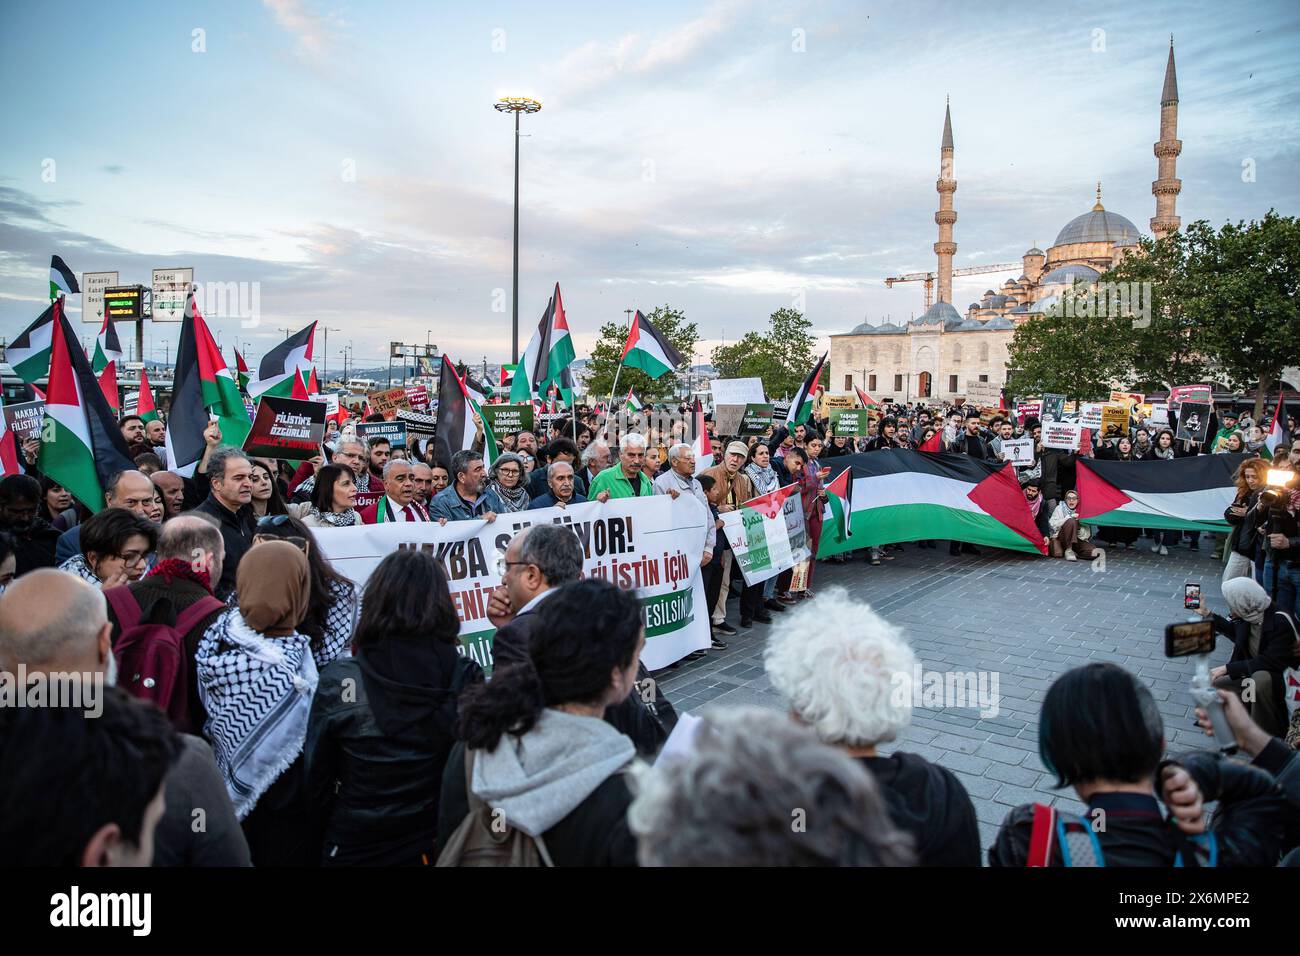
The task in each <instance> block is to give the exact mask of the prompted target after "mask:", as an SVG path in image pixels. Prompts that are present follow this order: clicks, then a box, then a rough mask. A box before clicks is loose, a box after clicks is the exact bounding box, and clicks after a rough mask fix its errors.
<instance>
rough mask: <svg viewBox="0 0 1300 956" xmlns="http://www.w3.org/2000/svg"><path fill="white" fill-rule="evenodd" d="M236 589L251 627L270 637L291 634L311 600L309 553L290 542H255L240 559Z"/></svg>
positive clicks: (246, 620)
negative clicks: (304, 552) (303, 551)
mask: <svg viewBox="0 0 1300 956" xmlns="http://www.w3.org/2000/svg"><path fill="white" fill-rule="evenodd" d="M235 590H236V592H237V593H238V594H239V613H240V614H241V615H242V616H243V618H244V621H245V622H246V623H247V624H248V626H249V627H251V628H252V629H253V630H255V631H257V632H258V633H259V634H263V635H265V636H266V637H288V636H289V635H290V634H293V633H294V631H296V630H297V628H298V625H299V624H301V623H302V619H303V618H304V617H306V615H307V605H308V602H309V601H310V600H311V572H310V570H309V569H308V567H307V555H305V554H303V553H302V552H301V551H299V550H298V549H297V548H296V547H294V546H293V545H291V544H290V543H289V542H287V541H267V542H265V543H263V544H258V545H255V546H254V547H252V548H249V549H248V553H247V554H245V555H244V557H243V558H242V559H241V560H240V562H239V572H238V574H237V576H236V584H235Z"/></svg>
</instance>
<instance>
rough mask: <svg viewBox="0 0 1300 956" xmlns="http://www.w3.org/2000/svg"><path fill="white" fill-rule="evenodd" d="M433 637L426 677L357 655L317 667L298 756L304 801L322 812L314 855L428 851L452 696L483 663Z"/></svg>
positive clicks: (416, 855) (363, 859)
mask: <svg viewBox="0 0 1300 956" xmlns="http://www.w3.org/2000/svg"><path fill="white" fill-rule="evenodd" d="M434 647H435V648H436V649H445V654H443V655H439V656H438V657H437V658H436V664H435V665H434V669H435V670H436V671H437V672H438V673H437V675H436V679H435V680H432V681H430V684H429V686H425V685H423V684H422V685H418V686H417V685H414V684H399V683H397V682H395V681H391V680H387V679H384V678H382V677H380V676H379V675H377V674H375V673H374V671H373V669H368V668H365V667H364V666H363V663H364V662H363V661H362V660H360V659H358V658H355V657H341V658H339V659H338V660H336V661H334V662H333V663H332V664H330V665H329V666H327V667H326V668H325V669H324V670H323V671H321V675H320V684H319V686H318V687H317V688H316V695H315V697H313V698H312V708H311V717H310V718H309V720H308V724H307V739H306V741H305V743H304V744H303V756H304V761H305V769H306V773H307V786H308V790H309V793H310V795H311V802H312V805H313V807H314V808H316V809H317V810H318V811H319V812H320V813H321V814H322V816H323V818H324V819H323V824H324V851H323V853H322V860H321V861H322V863H324V864H326V865H363V866H364V865H403V864H405V865H417V864H419V863H421V862H423V861H422V860H421V854H424V855H426V856H429V857H432V856H433V854H434V853H435V843H434V840H435V837H436V830H437V821H438V800H439V795H440V793H441V789H442V773H443V769H444V767H445V766H446V764H447V757H448V754H450V752H451V749H452V747H453V746H455V743H456V720H457V708H456V699H457V697H458V696H459V694H460V691H461V690H462V689H463V688H464V687H466V686H468V685H469V684H471V683H474V682H475V681H480V680H482V679H483V671H482V668H480V667H479V665H478V664H477V663H475V662H474V661H473V660H471V659H470V658H468V657H464V656H461V655H459V654H457V653H456V650H455V648H453V647H451V646H449V645H443V644H435V645H434ZM363 653H364V652H363ZM380 696H382V698H383V699H382V700H379V699H377V698H378V697H380ZM380 704H382V705H383V706H382V708H380V709H379V710H378V712H377V705H380ZM428 863H429V864H432V863H433V859H429V860H428Z"/></svg>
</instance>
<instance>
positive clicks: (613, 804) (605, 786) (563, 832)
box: [438, 741, 637, 866]
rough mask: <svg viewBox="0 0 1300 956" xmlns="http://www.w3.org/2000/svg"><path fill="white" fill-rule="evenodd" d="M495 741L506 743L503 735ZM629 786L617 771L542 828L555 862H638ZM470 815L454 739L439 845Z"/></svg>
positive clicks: (461, 750)
mask: <svg viewBox="0 0 1300 956" xmlns="http://www.w3.org/2000/svg"><path fill="white" fill-rule="evenodd" d="M497 746H500V747H504V746H508V744H507V743H506V742H505V741H502V743H500V744H498V745H497ZM631 804H632V791H631V790H630V789H629V788H628V785H627V779H626V776H625V775H624V774H622V773H616V774H614V775H613V776H611V777H608V778H606V780H605V781H604V782H603V783H602V784H601V785H600V786H598V787H597V788H596V789H595V790H593V791H592V792H591V794H590V795H589V796H588V797H587V798H586V799H585V800H583V801H582V802H581V803H580V804H578V805H577V806H576V807H574V808H573V809H572V810H571V811H569V815H568V816H566V817H565V818H564V819H563V820H561V821H560V822H559V823H557V824H555V826H553V827H551V828H550V829H549V830H547V831H546V832H545V833H543V834H542V838H543V839H544V840H545V841H546V849H547V852H549V853H550V855H551V860H552V861H553V862H554V863H555V865H556V866H636V865H637V860H636V837H634V836H632V831H631V830H630V829H629V828H628V825H627V808H628V807H629V806H631ZM468 815H469V798H468V797H467V796H466V793H465V744H464V742H463V741H461V742H459V743H457V744H456V746H455V747H454V748H453V749H452V751H451V756H450V757H448V758H447V769H446V770H445V771H443V775H442V800H441V803H440V804H439V807H438V845H439V846H446V844H447V840H448V839H449V838H450V837H451V835H452V834H453V833H454V832H455V831H456V827H458V826H460V823H461V821H462V820H464V819H465V817H466V816H468Z"/></svg>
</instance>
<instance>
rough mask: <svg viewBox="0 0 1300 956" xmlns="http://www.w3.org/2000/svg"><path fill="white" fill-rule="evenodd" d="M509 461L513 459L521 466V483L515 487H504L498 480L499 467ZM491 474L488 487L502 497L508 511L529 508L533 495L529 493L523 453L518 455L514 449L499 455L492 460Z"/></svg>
mask: <svg viewBox="0 0 1300 956" xmlns="http://www.w3.org/2000/svg"><path fill="white" fill-rule="evenodd" d="M508 461H513V462H514V463H515V464H516V465H518V466H519V484H517V485H515V486H514V487H513V488H504V487H502V485H501V482H500V481H498V480H497V469H498V468H500V467H501V466H502V465H504V464H505V463H506V462H508ZM489 474H490V476H491V477H490V478H489V479H488V488H490V489H491V490H492V492H493V494H495V495H496V496H497V497H498V498H499V499H501V504H502V505H504V506H505V510H506V511H507V512H510V511H525V510H527V508H528V505H529V504H530V503H531V502H532V497H531V496H530V495H529V494H528V469H527V468H525V467H524V459H523V457H522V456H521V455H516V454H515V453H514V452H512V451H508V452H505V453H504V454H501V455H498V456H497V460H496V461H494V462H492V468H491V469H490V470H489Z"/></svg>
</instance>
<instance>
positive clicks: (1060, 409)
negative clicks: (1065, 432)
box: [1040, 392, 1101, 425]
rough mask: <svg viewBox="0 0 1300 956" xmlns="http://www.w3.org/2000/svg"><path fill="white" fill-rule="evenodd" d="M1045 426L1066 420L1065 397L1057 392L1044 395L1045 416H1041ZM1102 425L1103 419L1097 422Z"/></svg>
mask: <svg viewBox="0 0 1300 956" xmlns="http://www.w3.org/2000/svg"><path fill="white" fill-rule="evenodd" d="M1040 418H1041V420H1042V422H1043V424H1044V425H1046V424H1047V423H1048V422H1059V421H1061V419H1063V418H1065V396H1064V395H1057V394H1056V393H1055V392H1044V393H1043V414H1042V415H1041V416H1040ZM1097 424H1098V425H1100V424H1101V419H1100V418H1099V419H1098V420H1097Z"/></svg>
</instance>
